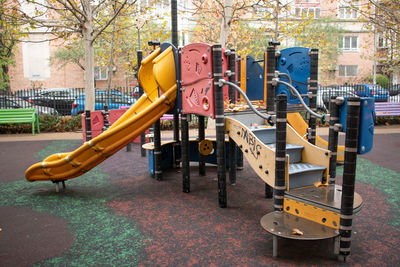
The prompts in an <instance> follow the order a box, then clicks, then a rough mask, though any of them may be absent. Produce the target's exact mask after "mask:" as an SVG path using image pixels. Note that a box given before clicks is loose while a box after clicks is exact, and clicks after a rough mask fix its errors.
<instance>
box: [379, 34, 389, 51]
mask: <svg viewBox="0 0 400 267" xmlns="http://www.w3.org/2000/svg"><path fill="white" fill-rule="evenodd" d="M377 47H378V48H385V47H388V39H387V38H385V37H384V36H382V35H378V42H377Z"/></svg>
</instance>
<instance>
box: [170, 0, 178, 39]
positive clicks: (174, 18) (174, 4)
mask: <svg viewBox="0 0 400 267" xmlns="http://www.w3.org/2000/svg"><path fill="white" fill-rule="evenodd" d="M171 39H172V44H173V45H174V46H175V47H178V1H177V0H171Z"/></svg>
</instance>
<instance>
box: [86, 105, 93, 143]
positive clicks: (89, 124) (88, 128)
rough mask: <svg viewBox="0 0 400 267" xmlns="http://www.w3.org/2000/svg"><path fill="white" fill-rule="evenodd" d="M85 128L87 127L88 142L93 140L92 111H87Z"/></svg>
mask: <svg viewBox="0 0 400 267" xmlns="http://www.w3.org/2000/svg"><path fill="white" fill-rule="evenodd" d="M85 126H86V142H87V141H89V140H91V139H92V124H91V119H90V110H86V111H85Z"/></svg>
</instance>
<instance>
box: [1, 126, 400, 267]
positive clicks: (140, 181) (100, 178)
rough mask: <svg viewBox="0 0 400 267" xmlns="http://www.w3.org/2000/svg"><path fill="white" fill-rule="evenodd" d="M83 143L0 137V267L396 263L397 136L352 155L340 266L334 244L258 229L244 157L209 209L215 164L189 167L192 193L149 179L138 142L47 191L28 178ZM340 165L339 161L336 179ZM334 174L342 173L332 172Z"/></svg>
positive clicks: (399, 221)
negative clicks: (359, 204) (275, 252)
mask: <svg viewBox="0 0 400 267" xmlns="http://www.w3.org/2000/svg"><path fill="white" fill-rule="evenodd" d="M79 145H81V140H53V141H48V140H41V141H9V142H0V155H1V160H0V266H31V265H38V266H54V265H61V266H190V265H194V266H210V265H212V266H309V265H324V266H336V265H343V266H354V265H357V266H379V265H380V266H399V263H400V183H399V180H400V133H386V134H382V133H378V134H376V135H375V137H374V148H373V150H372V152H370V153H369V154H366V155H363V156H360V157H359V158H358V160H357V178H356V179H357V182H356V191H357V192H358V193H359V194H360V195H361V196H362V197H363V200H364V207H363V209H362V211H361V212H360V213H359V214H358V215H356V216H355V219H354V221H353V235H352V237H353V239H352V246H351V256H350V257H349V259H348V262H347V263H340V262H338V261H337V260H336V257H335V256H334V255H333V242H332V240H325V241H313V242H311V241H291V240H283V239H280V240H279V255H280V256H279V257H278V258H273V257H272V236H271V235H270V234H268V233H267V232H266V231H265V230H264V229H263V228H262V227H261V225H260V222H259V221H260V219H261V217H262V216H263V215H264V214H266V213H269V212H271V211H272V210H273V200H270V199H265V198H264V184H263V183H262V181H261V180H260V179H259V178H258V177H257V176H256V174H255V173H254V172H253V171H252V170H251V168H250V167H249V166H248V164H247V162H245V166H244V170H242V171H238V178H237V184H236V185H234V186H232V185H228V188H227V189H228V208H227V209H221V208H218V206H217V175H216V167H215V166H207V174H206V176H199V175H198V170H197V166H196V164H195V163H192V167H191V193H189V194H185V193H182V174H181V172H180V170H179V169H174V170H168V171H166V172H164V173H163V180H162V181H156V180H155V179H153V178H151V177H150V176H149V175H148V172H147V168H148V167H147V158H142V157H141V156H140V150H139V145H137V144H134V145H133V146H132V151H131V152H127V151H126V150H125V149H122V150H121V151H119V152H118V153H116V154H115V155H114V156H112V157H111V158H109V159H107V160H106V161H104V162H103V163H101V164H100V165H99V166H97V167H96V168H94V169H93V170H91V171H89V172H87V173H86V174H84V175H83V176H81V177H78V178H75V179H72V180H68V181H67V182H66V185H67V188H66V190H65V191H61V192H60V193H56V192H55V186H54V185H53V184H52V183H51V182H34V183H30V182H27V181H26V180H25V178H24V172H25V170H26V168H27V167H29V166H30V165H31V164H33V163H36V162H39V161H41V160H42V159H44V158H45V157H47V156H48V155H50V154H53V153H57V152H67V151H72V150H73V149H75V148H76V147H78V146H79ZM342 172H343V168H342V167H341V166H339V167H338V170H337V174H338V176H341V174H342ZM339 180H340V178H339Z"/></svg>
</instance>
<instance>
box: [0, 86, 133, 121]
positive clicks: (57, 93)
mask: <svg viewBox="0 0 400 267" xmlns="http://www.w3.org/2000/svg"><path fill="white" fill-rule="evenodd" d="M138 97H139V90H138V88H137V87H119V88H115V89H111V90H100V89H96V93H95V109H96V110H102V109H104V106H105V105H108V107H109V109H117V108H119V107H121V106H130V105H132V104H133V103H135V102H136V100H137V99H138ZM0 108H2V109H12V108H36V109H37V110H38V113H39V114H50V115H56V116H69V115H77V114H80V113H83V112H84V110H85V90H84V88H53V89H25V90H18V91H15V92H3V93H1V94H0Z"/></svg>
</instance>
